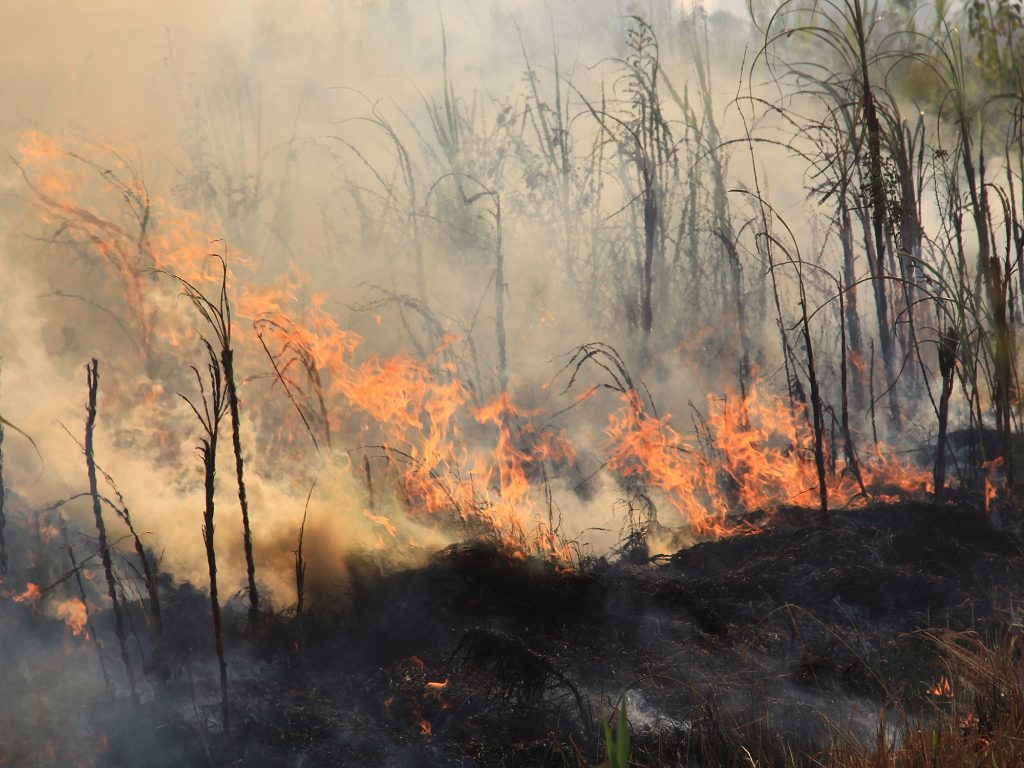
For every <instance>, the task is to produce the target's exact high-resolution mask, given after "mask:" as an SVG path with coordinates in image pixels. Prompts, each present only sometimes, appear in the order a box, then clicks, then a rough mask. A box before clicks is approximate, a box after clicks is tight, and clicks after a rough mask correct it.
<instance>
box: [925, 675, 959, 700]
mask: <svg viewBox="0 0 1024 768" xmlns="http://www.w3.org/2000/svg"><path fill="white" fill-rule="evenodd" d="M926 693H927V694H928V695H929V696H935V697H942V698H946V699H950V698H952V697H953V686H952V685H951V684H950V682H949V678H948V677H946V676H945V675H942V676H941V677H939V679H938V681H937V682H936V683H935V685H933V686H932V687H930V688H928V689H927V691H926Z"/></svg>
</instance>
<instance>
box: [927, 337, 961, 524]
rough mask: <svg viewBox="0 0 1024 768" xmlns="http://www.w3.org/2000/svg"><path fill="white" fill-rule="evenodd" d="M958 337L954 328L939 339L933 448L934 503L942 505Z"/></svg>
mask: <svg viewBox="0 0 1024 768" xmlns="http://www.w3.org/2000/svg"><path fill="white" fill-rule="evenodd" d="M958 346H959V335H958V334H957V332H956V329H955V328H947V329H946V331H945V333H943V334H942V337H941V338H940V339H939V372H940V373H941V374H942V391H941V393H940V394H939V437H938V445H936V446H935V472H934V476H933V480H934V485H935V501H936V503H939V504H941V503H942V497H943V495H944V491H945V484H946V427H947V424H948V421H949V398H950V396H952V394H953V383H954V380H955V375H956V355H957V347H958Z"/></svg>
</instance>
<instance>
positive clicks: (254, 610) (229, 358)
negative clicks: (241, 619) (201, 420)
mask: <svg viewBox="0 0 1024 768" xmlns="http://www.w3.org/2000/svg"><path fill="white" fill-rule="evenodd" d="M220 362H221V365H222V366H223V368H224V386H225V394H226V395H227V402H228V409H229V411H230V412H231V447H232V450H233V452H234V454H235V479H236V480H237V483H238V504H239V506H240V507H241V509H242V538H243V541H244V544H245V572H246V575H247V577H248V579H249V624H250V625H251V626H256V621H257V619H258V618H259V612H260V593H259V590H258V589H257V588H256V563H255V560H254V559H253V554H252V529H251V528H250V527H249V500H248V497H247V496H246V493H245V467H244V463H243V460H242V438H241V435H240V427H239V417H238V389H237V388H236V386H235V364H234V351H233V350H232V349H231V347H230V346H228V345H226V344H225V345H224V346H223V347H222V348H221V352H220Z"/></svg>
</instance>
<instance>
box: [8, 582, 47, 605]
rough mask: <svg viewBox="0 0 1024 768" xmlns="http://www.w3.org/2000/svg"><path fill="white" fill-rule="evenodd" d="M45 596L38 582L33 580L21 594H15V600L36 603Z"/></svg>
mask: <svg viewBox="0 0 1024 768" xmlns="http://www.w3.org/2000/svg"><path fill="white" fill-rule="evenodd" d="M42 596H43V591H42V590H41V589H40V588H39V585H38V584H33V583H32V582H31V581H30V582H29V583H28V585H27V586H26V588H25V591H24V592H22V593H21V594H20V595H15V596H14V598H13V599H14V602H16V603H34V602H36V601H38V600H39V598H40V597H42Z"/></svg>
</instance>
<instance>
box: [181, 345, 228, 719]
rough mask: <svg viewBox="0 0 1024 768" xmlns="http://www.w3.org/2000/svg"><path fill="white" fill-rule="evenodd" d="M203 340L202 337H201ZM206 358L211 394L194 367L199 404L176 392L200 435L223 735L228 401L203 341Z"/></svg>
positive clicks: (213, 357) (211, 354) (217, 368)
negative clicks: (223, 459) (222, 453)
mask: <svg viewBox="0 0 1024 768" xmlns="http://www.w3.org/2000/svg"><path fill="white" fill-rule="evenodd" d="M204 341H205V340H204ZM206 352H207V355H208V357H209V360H208V362H207V365H206V373H207V376H208V378H209V381H210V394H209V397H207V394H206V388H205V386H204V384H203V377H202V376H201V375H200V373H199V369H198V368H196V367H195V366H193V367H192V371H193V372H194V373H195V377H196V383H197V384H198V385H199V401H198V404H197V403H196V402H193V401H192V400H189V399H188V398H187V397H185V396H184V395H179V396H180V397H181V398H182V399H183V400H184V401H185V402H186V403H188V405H189V407H191V408H192V412H193V413H194V414H195V415H196V418H197V419H198V420H199V425H200V427H201V428H202V430H203V435H202V437H200V439H199V448H198V450H199V456H200V458H201V459H202V462H203V480H204V484H203V488H204V501H205V505H204V508H203V544H204V545H205V546H206V564H207V566H208V569H209V574H210V613H211V614H212V617H213V640H214V645H215V647H216V649H217V664H218V666H219V667H220V695H221V718H222V722H223V725H224V733H225V735H230V733H231V708H230V704H229V698H228V665H227V662H226V661H225V658H224V628H223V624H222V621H221V613H220V597H219V593H218V590H217V549H216V546H215V543H214V533H215V531H216V527H215V524H214V515H215V512H216V508H215V499H214V496H215V490H216V478H217V438H218V437H219V435H220V422H221V419H222V418H224V413H225V411H226V409H227V404H226V403H225V401H224V383H223V379H222V378H221V369H220V366H219V364H218V361H217V356H216V354H215V353H214V351H213V347H211V346H210V344H209V342H206Z"/></svg>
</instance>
